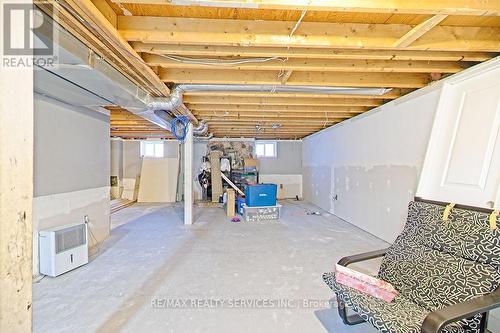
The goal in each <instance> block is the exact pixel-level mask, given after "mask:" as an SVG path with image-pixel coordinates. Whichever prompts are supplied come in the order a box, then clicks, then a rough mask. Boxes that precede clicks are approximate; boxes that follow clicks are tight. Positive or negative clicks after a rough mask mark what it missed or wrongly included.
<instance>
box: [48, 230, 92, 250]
mask: <svg viewBox="0 0 500 333" xmlns="http://www.w3.org/2000/svg"><path fill="white" fill-rule="evenodd" d="M55 234H56V235H55V236H56V253H61V252H63V251H66V250H69V249H73V248H75V247H78V246H81V245H83V244H85V243H86V242H87V239H86V238H87V235H86V232H85V224H80V225H76V226H73V227H69V228H66V229H62V230H58V231H56V233H55Z"/></svg>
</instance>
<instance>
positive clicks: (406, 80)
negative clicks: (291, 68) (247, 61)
mask: <svg viewBox="0 0 500 333" xmlns="http://www.w3.org/2000/svg"><path fill="white" fill-rule="evenodd" d="M160 78H161V79H162V80H163V81H165V82H174V83H207V84H210V83H217V84H224V83H227V84H280V83H279V81H278V78H277V75H276V73H274V72H269V71H238V70H227V69H225V70H224V69H221V70H211V69H200V70H181V69H172V70H170V69H161V70H160ZM429 79H430V78H429V75H427V74H413V73H412V74H406V73H405V74H401V73H366V74H365V73H352V74H351V73H337V72H327V73H318V72H314V73H313V72H297V73H295V75H293V76H292V77H291V78H290V80H288V82H287V85H318V86H324V85H327V86H336V87H365V88H367V87H382V88H388V87H389V88H421V87H424V86H425V85H427V83H428V82H429Z"/></svg>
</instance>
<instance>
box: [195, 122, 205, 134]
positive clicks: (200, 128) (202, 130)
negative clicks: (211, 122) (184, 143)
mask: <svg viewBox="0 0 500 333" xmlns="http://www.w3.org/2000/svg"><path fill="white" fill-rule="evenodd" d="M207 131H208V124H207V123H206V122H205V121H201V122H200V125H199V126H198V127H195V128H193V135H195V136H200V135H204V134H206V133H207Z"/></svg>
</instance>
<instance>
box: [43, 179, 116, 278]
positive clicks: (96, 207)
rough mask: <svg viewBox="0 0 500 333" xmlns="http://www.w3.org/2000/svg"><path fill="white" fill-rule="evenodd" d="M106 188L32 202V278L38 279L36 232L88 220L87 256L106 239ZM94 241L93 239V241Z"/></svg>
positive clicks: (108, 226)
mask: <svg viewBox="0 0 500 333" xmlns="http://www.w3.org/2000/svg"><path fill="white" fill-rule="evenodd" d="M109 190H110V187H109V186H104V187H100V188H93V189H87V190H82V191H74V192H67V193H57V194H52V195H44V196H39V197H36V198H34V199H33V276H37V275H39V256H38V232H39V231H40V230H45V229H49V228H53V227H57V226H61V225H65V224H73V223H83V222H84V217H85V216H88V218H89V229H90V230H91V231H92V234H91V235H93V236H92V237H89V254H90V256H93V255H96V254H97V250H98V248H97V244H98V243H101V242H102V241H103V240H105V239H106V238H108V236H109V232H110V220H109V209H110V201H109ZM94 237H95V239H94Z"/></svg>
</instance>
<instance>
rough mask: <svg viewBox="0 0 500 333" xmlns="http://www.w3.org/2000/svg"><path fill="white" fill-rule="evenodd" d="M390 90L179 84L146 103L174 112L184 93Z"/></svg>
mask: <svg viewBox="0 0 500 333" xmlns="http://www.w3.org/2000/svg"><path fill="white" fill-rule="evenodd" d="M391 90H392V89H390V88H350V87H328V86H286V85H269V84H267V85H266V84H179V85H176V86H175V87H174V88H173V89H172V90H171V92H170V96H169V97H166V98H164V97H161V98H152V99H151V101H150V102H149V103H148V108H149V109H150V110H175V109H176V108H178V107H179V106H181V104H182V94H183V93H184V92H186V91H233V92H234V91H238V92H270V93H275V92H276V93H279V92H282V93H308V94H325V95H327V94H330V95H331V94H337V95H338V94H345V95H377V96H381V95H384V94H386V93H388V92H389V91H391Z"/></svg>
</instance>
